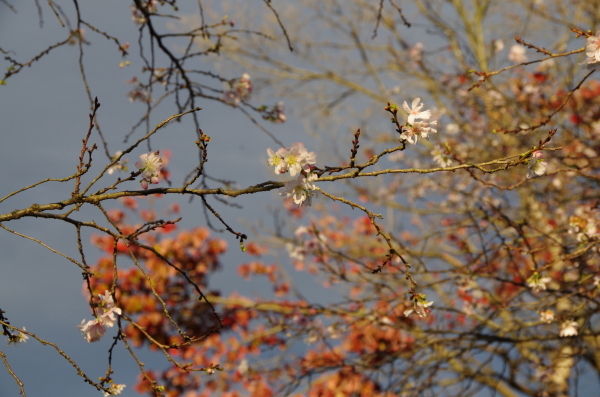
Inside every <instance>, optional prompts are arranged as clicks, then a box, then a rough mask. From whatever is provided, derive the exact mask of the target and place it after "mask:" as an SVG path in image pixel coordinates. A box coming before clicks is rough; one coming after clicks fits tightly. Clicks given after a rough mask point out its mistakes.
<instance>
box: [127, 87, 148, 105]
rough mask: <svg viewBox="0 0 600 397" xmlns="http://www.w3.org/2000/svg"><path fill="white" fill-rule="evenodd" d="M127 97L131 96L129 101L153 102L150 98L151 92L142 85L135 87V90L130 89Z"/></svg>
mask: <svg viewBox="0 0 600 397" xmlns="http://www.w3.org/2000/svg"><path fill="white" fill-rule="evenodd" d="M127 97H128V98H129V102H135V101H139V102H144V103H148V102H152V99H150V94H149V93H148V91H146V90H145V89H144V88H142V87H137V88H134V89H133V90H131V91H129V93H128V94H127Z"/></svg>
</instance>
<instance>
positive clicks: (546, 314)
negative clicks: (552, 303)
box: [538, 310, 554, 324]
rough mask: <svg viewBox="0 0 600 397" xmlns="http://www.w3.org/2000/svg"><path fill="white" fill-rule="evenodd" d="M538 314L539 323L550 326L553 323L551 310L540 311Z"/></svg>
mask: <svg viewBox="0 0 600 397" xmlns="http://www.w3.org/2000/svg"><path fill="white" fill-rule="evenodd" d="M538 313H539V314H540V321H543V322H545V323H547V324H550V323H551V322H552V321H554V312H553V311H552V310H540V311H539V312H538Z"/></svg>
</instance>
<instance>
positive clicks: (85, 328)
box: [78, 318, 106, 343]
mask: <svg viewBox="0 0 600 397" xmlns="http://www.w3.org/2000/svg"><path fill="white" fill-rule="evenodd" d="M78 327H79V328H81V332H83V337H84V338H85V340H86V341H88V342H89V343H91V342H97V341H99V340H100V339H101V338H102V337H103V336H104V334H105V333H106V327H105V326H104V322H103V321H102V320H101V319H99V318H97V319H95V320H90V321H88V322H87V323H86V322H85V319H83V320H81V325H78Z"/></svg>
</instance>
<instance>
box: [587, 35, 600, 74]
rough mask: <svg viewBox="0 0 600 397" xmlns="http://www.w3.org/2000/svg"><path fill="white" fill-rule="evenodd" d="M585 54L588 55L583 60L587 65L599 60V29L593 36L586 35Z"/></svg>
mask: <svg viewBox="0 0 600 397" xmlns="http://www.w3.org/2000/svg"><path fill="white" fill-rule="evenodd" d="M585 55H587V56H588V58H587V59H586V61H585V63H586V64H588V67H590V65H592V64H597V63H598V62H600V30H599V31H597V32H596V35H595V36H592V37H588V39H587V45H586V46H585ZM595 66H596V65H594V67H595Z"/></svg>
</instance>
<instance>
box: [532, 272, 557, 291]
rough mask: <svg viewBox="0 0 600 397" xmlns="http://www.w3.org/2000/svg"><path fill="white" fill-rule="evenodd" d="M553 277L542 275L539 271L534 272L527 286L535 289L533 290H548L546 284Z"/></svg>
mask: <svg viewBox="0 0 600 397" xmlns="http://www.w3.org/2000/svg"><path fill="white" fill-rule="evenodd" d="M550 281H552V279H551V278H550V277H541V276H540V274H539V273H538V272H534V273H533V274H532V275H531V277H529V278H528V279H527V286H528V287H529V288H531V289H532V290H533V292H540V291H541V290H544V291H545V290H546V284H548V283H549V282H550Z"/></svg>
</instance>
